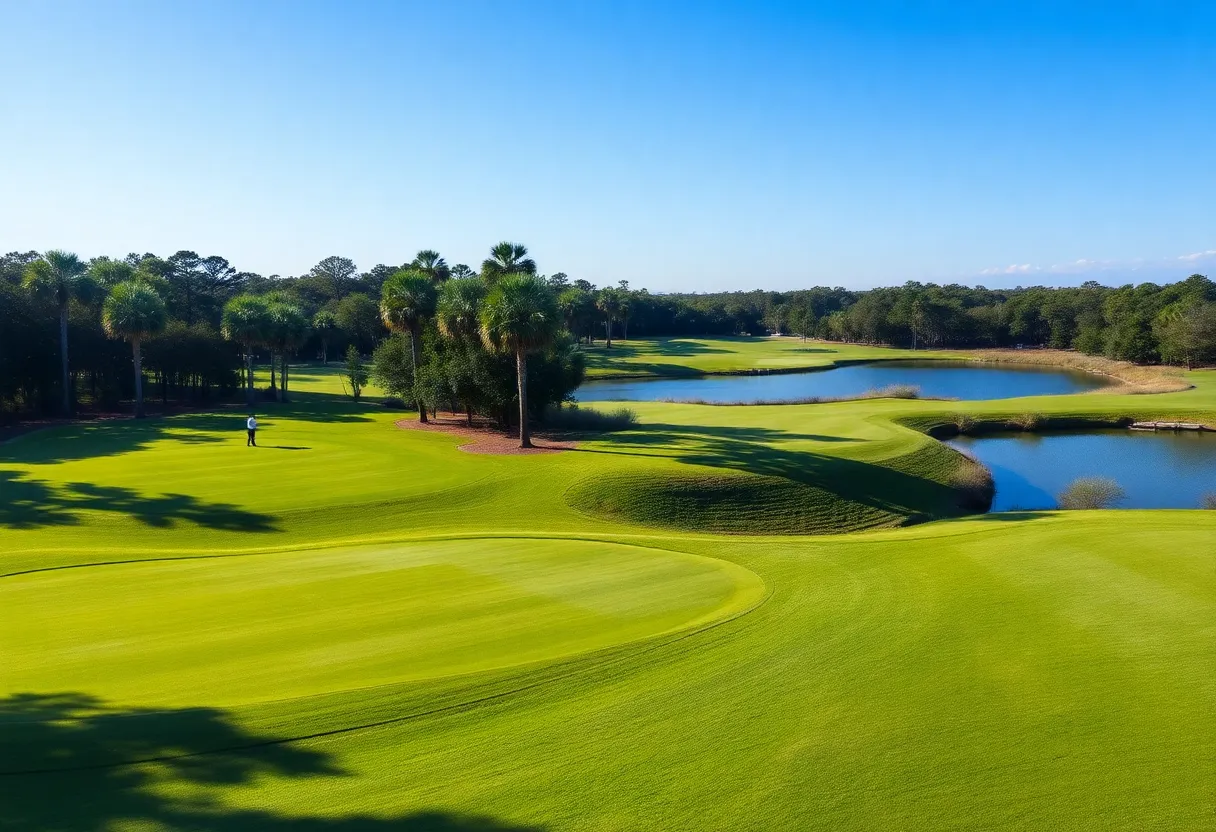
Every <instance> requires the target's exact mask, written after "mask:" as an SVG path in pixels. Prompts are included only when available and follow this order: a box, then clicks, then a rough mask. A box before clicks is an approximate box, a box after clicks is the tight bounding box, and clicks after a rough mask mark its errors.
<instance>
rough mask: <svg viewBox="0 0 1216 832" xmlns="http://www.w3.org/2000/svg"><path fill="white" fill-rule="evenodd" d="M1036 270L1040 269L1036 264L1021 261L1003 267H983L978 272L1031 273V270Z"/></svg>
mask: <svg viewBox="0 0 1216 832" xmlns="http://www.w3.org/2000/svg"><path fill="white" fill-rule="evenodd" d="M1038 271H1042V269H1040V268H1039V267H1038V266H1032V265H1031V264H1030V263H1023V264H1022V265H1020V266H1019V265H1018V264H1016V263H1014V264H1013V265H1009V266H1006V267H1005V268H1003V269H1001V268H991V269H984V270H983V271H982V272H980V274H1031V273H1032V272H1038Z"/></svg>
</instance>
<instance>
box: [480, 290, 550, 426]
mask: <svg viewBox="0 0 1216 832" xmlns="http://www.w3.org/2000/svg"><path fill="white" fill-rule="evenodd" d="M480 317H481V337H482V340H483V341H484V343H485V345H486V347H487V348H488V349H491V350H494V351H497V352H502V353H509V354H513V355H514V356H515V375H516V387H517V390H518V395H519V447H521V448H531V447H532V437H531V433H530V432H529V430H528V353H531V352H535V351H537V350H543V349H545V348H547V347H548V346H550V345H551V344H552V343H553V341H554V339H555V338H556V337H557V335H558V333H559V332H561V313H560V312H559V311H558V308H557V300H556V299H555V298H554V297H553V293H552V292H551V291H549V287H548V286H546V285H545V283H544V281H543V280H541V279H540V278H538V277H536V276H535V275H534V274H510V275H505V276H504V277H502V278H500V279H499V280H498V283H497V284H496V285H495V286H494V288H493V289H491V290H490V294H489V295H488V296H487V297H486V299H485V302H484V303H483V304H482V306H481V315H480Z"/></svg>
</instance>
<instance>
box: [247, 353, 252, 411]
mask: <svg viewBox="0 0 1216 832" xmlns="http://www.w3.org/2000/svg"><path fill="white" fill-rule="evenodd" d="M245 404H246V405H248V406H249V407H251V408H252V407H253V348H252V347H246V348H245Z"/></svg>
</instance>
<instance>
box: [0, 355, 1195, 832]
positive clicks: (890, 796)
mask: <svg viewBox="0 0 1216 832" xmlns="http://www.w3.org/2000/svg"><path fill="white" fill-rule="evenodd" d="M722 348H723V349H726V350H728V351H730V350H732V349H733V347H732V346H731V345H730V344H729V343H727V344H724V345H722ZM614 349H615V347H614ZM901 355H902V354H901ZM753 357H755V356H753ZM296 378H297V379H299V381H300V384H299V386H298V387H296V389H297V390H298V392H299V396H298V398H297V400H296V402H294V403H293V404H289V405H266V406H265V407H264V408H262V411H261V419H262V424H263V430H262V435H261V438H260V441H261V443H262V445H263V447H261V448H258V449H251V448H250V449H247V448H245V447H244V433H243V417H242V414H241V412H240V411H239V410H234V411H232V412H231V413H220V414H203V415H190V416H177V417H172V418H168V419H154V420H148V421H147V422H145V423H142V424H136V423H132V422H109V423H99V424H92V425H84V426H73V427H60V428H54V429H50V430H47V431H43V432H39V433H34V434H29V435H26V436H24V437H21V438H19V439H17V440H15V441H13V442H9V443H6V444H3V445H0V498H2V499H0V572H2V573H4V574H5V575H6V577H2V578H0V645H3V650H4V653H3V667H4V673H2V674H0V691H2V694H0V695H2V696H3V699H0V771H2V772H7V774H3V775H0V819H2V820H3V821H4V823H2V824H0V826H2V827H3V828H6V829H7V828H12V829H17V830H23V831H24V830H35V829H37V830H43V829H64V830H66V829H110V828H114V829H124V828H130V829H140V830H144V829H156V828H173V829H215V830H218V829H238V830H239V829H248V830H253V829H257V830H264V829H280V828H282V829H286V828H291V829H301V828H302V829H305V830H358V832H371V830H376V831H377V832H378V831H379V830H389V829H393V830H400V829H406V830H424V829H437V830H448V831H449V832H455V831H456V830H461V832H467V830H480V831H481V832H491V831H492V830H520V829H546V830H563V829H571V830H584V829H592V830H616V829H630V830H632V829H688V830H694V829H695V830H702V829H715V830H717V829H723V830H726V829H749V830H750V829H774V830H776V829H790V830H804V829H825V830H827V829H833V830H835V829H867V830H868V829H876V828H892V829H940V828H960V829H972V828H988V829H1011V830H1012V829H1027V828H1035V829H1042V828H1051V829H1093V828H1101V829H1128V830H1132V829H1135V830H1139V829H1149V828H1151V829H1188V830H1189V829H1201V828H1213V822H1212V818H1213V809H1214V799H1213V793H1212V788H1211V783H1212V782H1213V781H1214V780H1216V763H1214V762H1213V761H1214V760H1216V709H1214V708H1213V702H1214V701H1216V652H1214V651H1213V650H1212V645H1213V644H1214V643H1216V549H1214V548H1213V546H1212V541H1213V540H1216V512H1203V511H1157V512H1148V511H1126V512H1078V513H1067V512H1042V513H1032V514H1013V515H993V516H990V517H980V518H959V519H950V520H943V521H940V522H935V523H928V524H922V525H915V526H912V527H909V528H885V529H884V528H881V527H890V526H894V525H897V524H899V523H902V522H906V521H907V520H908V519H927V518H928V517H930V516H942V515H948V514H951V513H954V512H955V511H956V510H957V509H956V507H955V505H954V503H953V498H954V495H953V492H952V491H951V489H950V482H951V476H952V474H953V471H954V468H955V467H956V466H957V465H958V462H959V461H958V458H957V457H956V456H955V455H954V454H953V452H950V451H947V450H945V449H944V448H942V447H941V446H939V445H938V444H936V442H935V441H934V440H931V439H929V438H928V437H927V436H925V435H924V434H923V433H920V432H917V431H915V430H912V429H910V428H908V427H905V426H904V425H903V424H902V423H915V424H918V425H922V426H927V425H930V424H936V423H942V422H946V421H949V420H950V419H951V418H953V416H954V414H955V413H957V412H968V413H971V414H973V415H974V416H976V417H977V418H979V419H986V420H994V421H996V420H1000V419H1005V418H1009V417H1010V416H1012V415H1016V414H1018V413H1022V412H1036V413H1043V414H1045V415H1048V416H1053V417H1069V418H1080V417H1087V418H1114V417H1119V416H1125V415H1128V414H1144V415H1170V414H1181V413H1200V414H1208V418H1211V417H1212V415H1213V414H1216V374H1213V373H1211V372H1206V373H1193V374H1191V378H1192V380H1193V381H1194V382H1195V383H1196V385H1197V388H1196V389H1195V390H1192V391H1187V392H1184V393H1176V394H1166V395H1159V396H1122V395H1104V394H1089V395H1084V396H1069V397H1038V398H1035V399H1023V400H1007V401H1002V402H957V403H953V402H932V401H906V400H869V401H859V402H841V403H830V404H817V405H791V406H767V407H710V406H703V405H676V404H663V403H638V404H637V405H636V406H635V409H636V410H637V411H638V413H639V417H640V423H639V425H638V426H637V427H636V428H635V429H633V430H629V431H622V432H619V433H612V434H604V435H602V436H600V437H598V438H596V439H595V440H594V441H587V442H584V443H583V444H582V445H581V446H580V449H579V450H577V451H574V452H568V453H562V454H554V455H542V456H506V457H496V456H478V455H471V454H466V453H463V452H460V451H459V450H457V449H456V440H455V439H454V438H453V437H451V436H447V435H443V434H433V433H419V432H412V431H402V430H399V429H397V428H396V427H395V426H394V425H393V422H394V421H395V420H396V419H398V418H402V414H399V413H392V412H388V411H385V410H384V409H383V408H381V407H378V406H375V405H359V406H356V405H352V404H349V403H343V402H342V401H341V400H340V397H338V396H336V395H334V394H333V391H332V390H329V389H327V388H326V387H325V385H327V384H329V381H328V380H327V374H326V373H324V372H321V373H317V374H315V375H313V376H312V377H311V378H306V373H304V372H300V373H299V374H298V375H297V377H296ZM766 495H768V497H769V499H768V500H766ZM865 529H868V530H869V531H865V532H864V533H851V534H831V533H832V532H855V531H857V530H865ZM789 531H797V532H800V533H801V532H814V533H815V534H812V535H807V534H799V535H786V536H775V535H774V534H772V533H773V532H789ZM723 532H729V533H723ZM823 533H829V534H823ZM63 567H72V568H63ZM76 567H79V568H76ZM21 772H26V773H21Z"/></svg>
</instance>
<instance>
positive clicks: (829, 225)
mask: <svg viewBox="0 0 1216 832" xmlns="http://www.w3.org/2000/svg"><path fill="white" fill-rule="evenodd" d="M0 31H3V32H5V38H4V43H3V46H2V47H0V113H2V114H3V118H2V121H0V128H2V129H0V182H2V183H3V186H2V187H0V250H4V251H8V250H13V249H22V250H25V249H30V248H35V249H45V248H51V247H62V248H68V249H71V250H75V251H77V252H79V253H81V254H82V255H89V256H91V255H95V254H101V253H109V254H117V255H122V254H125V253H126V252H128V251H154V252H157V253H162V254H168V253H171V252H173V251H175V250H177V249H180V248H191V249H194V250H196V251H198V252H199V253H201V254H204V255H207V254H222V255H224V256H226V257H228V258H229V259H230V260H231V261H232V262H233V264H234V265H236V266H237V267H238V268H241V269H247V270H251V271H257V272H261V273H264V274H273V273H278V274H298V273H301V272H303V271H306V270H307V269H308V267H309V266H311V265H312V264H313V263H315V262H316V261H318V260H320V259H321V258H322V257H325V256H327V255H330V254H341V255H345V256H349V257H351V258H353V259H354V260H355V261H356V263H357V264H358V265H359V266H360V267H363V268H367V267H370V266H372V265H374V264H375V263H377V262H387V263H396V262H402V261H404V260H407V259H409V258H410V257H411V256H412V255H413V253H414V252H415V251H417V250H418V249H420V248H436V249H438V250H439V251H440V252H441V253H443V254H444V255H445V256H446V257H447V258H448V260H449V262H453V263H455V262H466V263H469V264H471V265H474V266H476V264H477V263H478V262H480V260H481V258H482V257H484V255H485V252H486V250H487V249H488V248H489V246H490V245H492V244H493V243H495V242H497V241H498V240H501V239H509V240H513V241H519V242H524V243H526V244H527V245H528V246H529V247H530V248H531V250H532V253H533V254H534V256H535V257H536V259H537V261H538V263H539V264H540V267H541V269H542V271H545V272H555V271H565V272H567V273H568V274H570V275H571V276H572V277H585V278H587V279H589V280H591V281H592V282H595V283H598V284H604V283H609V282H611V283H615V282H616V281H617V280H619V279H622V278H624V279H628V280H630V282H631V283H632V285H633V286H635V287H638V286H647V287H649V288H651V289H652V290H657V291H676V290H710V289H728V288H744V289H746V288H755V287H765V288H777V289H780V288H796V287H799V286H808V285H815V284H828V285H843V286H849V287H867V286H874V285H886V284H896V283H902V282H903V281H905V280H909V279H913V280H932V281H937V282H966V283H983V284H985V285H989V286H1012V285H1017V284H1026V285H1029V284H1035V283H1047V284H1054V283H1076V282H1080V281H1082V280H1086V279H1098V280H1102V281H1103V282H1108V283H1121V282H1127V281H1137V282H1138V281H1140V280H1145V279H1155V280H1166V279H1178V278H1181V277H1184V276H1185V275H1186V274H1189V273H1191V272H1193V271H1200V272H1204V273H1208V274H1212V273H1214V272H1216V3H1199V2H1194V3H1187V2H1168V3H1165V2H1161V3H1158V2H1140V3H1125V2H1118V1H1117V0H1108V2H1085V3H1079V2H1078V3H1067V2H1050V3H1036V2H1030V0H1022V1H1021V2H1000V0H986V1H985V2H958V3H947V2H935V3H929V2H922V3H915V2H899V3H895V2H890V3H884V2H866V3H860V2H842V3H809V2H808V3H775V2H770V3H764V2H755V3H714V2H708V0H707V1H706V2H700V3H676V2H637V3H630V2H614V3H607V2H574V1H573V0H571V1H569V2H555V3H523V2H520V3H510V2H505V0H501V1H499V2H482V3H474V2H468V3H464V2H455V0H454V1H453V2H443V3H417V4H410V3H404V2H388V3H369V2H342V3H339V2H336V0H335V2H328V3H312V2H282V3H276V2H257V3H226V2H213V1H209V2H206V3H186V2H148V3H144V2H103V1H102V0H95V1H94V2H87V3H54V2H46V3H32V2H31V3H6V4H0ZM1188 258H1189V259H1188Z"/></svg>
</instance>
